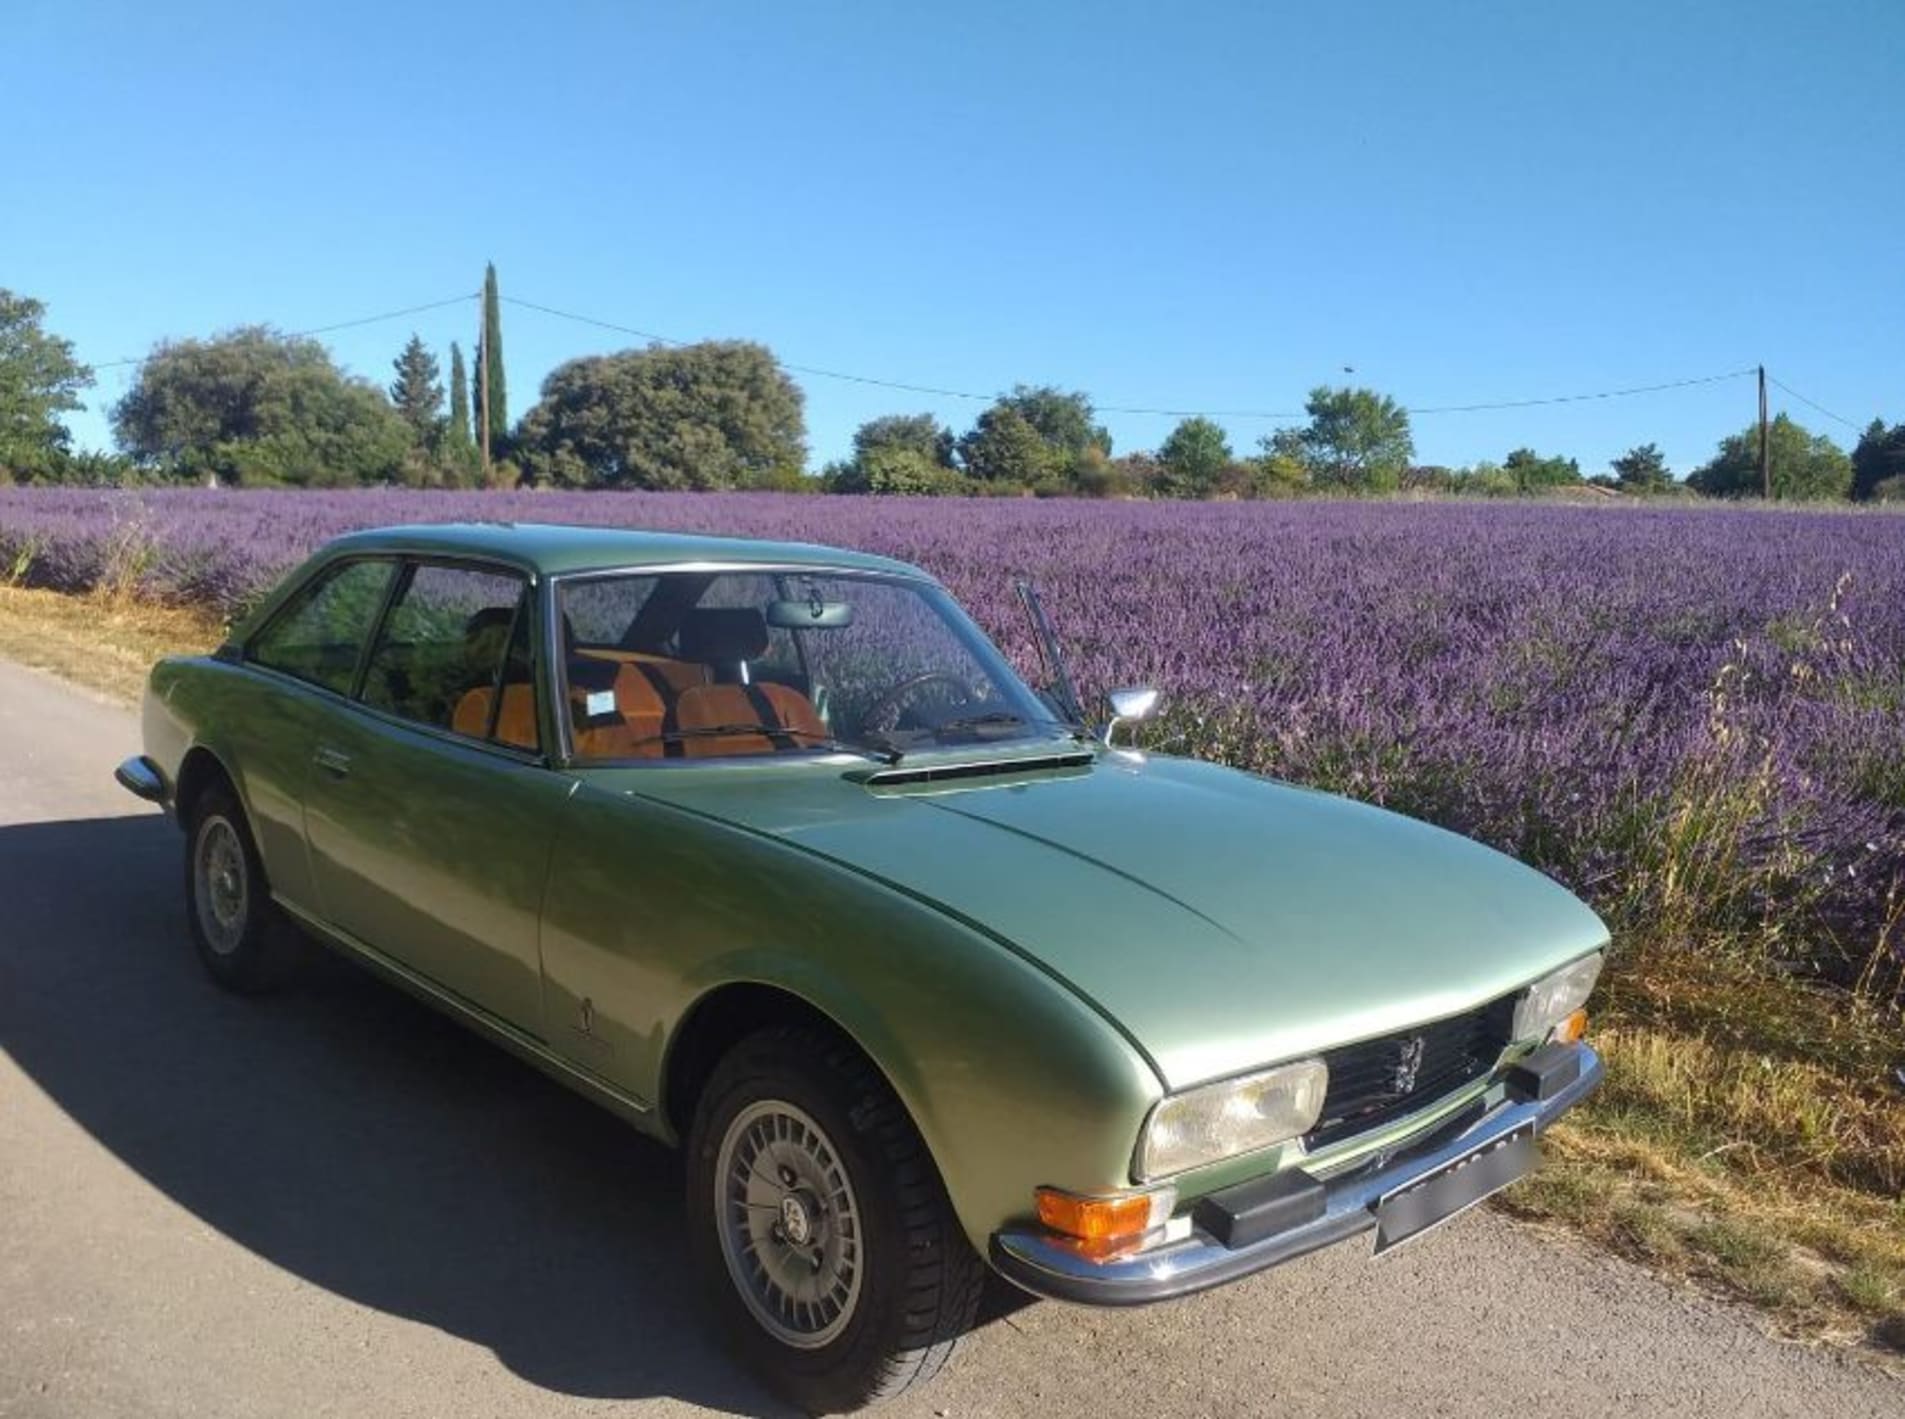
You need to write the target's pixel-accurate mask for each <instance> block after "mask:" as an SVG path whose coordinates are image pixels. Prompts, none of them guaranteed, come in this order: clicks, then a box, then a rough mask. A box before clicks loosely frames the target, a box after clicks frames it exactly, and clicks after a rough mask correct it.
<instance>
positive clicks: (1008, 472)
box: [959, 400, 1064, 488]
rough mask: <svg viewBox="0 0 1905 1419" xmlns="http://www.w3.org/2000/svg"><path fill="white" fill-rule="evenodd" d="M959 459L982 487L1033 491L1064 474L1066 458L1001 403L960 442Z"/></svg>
mask: <svg viewBox="0 0 1905 1419" xmlns="http://www.w3.org/2000/svg"><path fill="white" fill-rule="evenodd" d="M959 459H960V462H961V463H963V464H964V465H965V469H966V472H967V473H968V474H969V475H970V476H972V477H974V478H976V479H978V480H979V481H980V482H982V483H995V484H1017V485H1018V486H1020V487H1026V488H1030V487H1034V486H1036V485H1038V484H1040V483H1044V482H1046V481H1048V480H1050V479H1052V478H1054V477H1056V476H1057V475H1058V474H1060V473H1061V472H1062V471H1063V467H1064V455H1063V454H1062V453H1060V452H1059V451H1058V450H1057V449H1055V448H1053V447H1052V445H1051V444H1050V443H1048V442H1046V440H1045V439H1043V438H1041V437H1040V436H1039V431H1038V430H1037V429H1036V428H1034V427H1033V426H1032V424H1031V423H1030V421H1028V420H1027V419H1026V417H1025V416H1024V415H1023V414H1021V413H1020V412H1019V411H1018V410H1017V409H1016V408H1014V407H1013V406H1012V405H1010V404H1008V403H1006V402H1005V401H1003V400H1001V401H1000V402H999V403H997V404H994V405H992V406H991V407H990V408H989V409H987V410H986V411H985V412H984V413H983V414H981V415H980V416H979V419H978V422H977V423H975V424H974V425H973V426H972V428H971V429H970V430H969V431H968V432H967V433H966V435H965V437H963V438H961V439H960V440H959Z"/></svg>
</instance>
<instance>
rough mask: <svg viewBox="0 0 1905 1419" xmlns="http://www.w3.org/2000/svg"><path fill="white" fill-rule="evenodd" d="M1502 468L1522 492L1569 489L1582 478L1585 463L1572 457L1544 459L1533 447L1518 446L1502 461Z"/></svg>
mask: <svg viewBox="0 0 1905 1419" xmlns="http://www.w3.org/2000/svg"><path fill="white" fill-rule="evenodd" d="M1502 471H1503V472H1504V473H1506V474H1507V475H1508V476H1509V477H1511V478H1513V479H1514V480H1515V490H1516V491H1517V492H1520V493H1539V492H1541V491H1543V490H1544V489H1547V488H1567V487H1572V486H1573V485H1574V484H1576V483H1579V482H1580V481H1581V465H1580V464H1578V463H1576V462H1575V461H1574V460H1573V459H1572V458H1543V457H1542V456H1541V455H1540V454H1538V453H1536V452H1535V451H1534V450H1533V449H1532V448H1518V449H1516V450H1515V451H1514V452H1513V453H1511V454H1509V455H1508V457H1506V458H1504V459H1503V460H1502Z"/></svg>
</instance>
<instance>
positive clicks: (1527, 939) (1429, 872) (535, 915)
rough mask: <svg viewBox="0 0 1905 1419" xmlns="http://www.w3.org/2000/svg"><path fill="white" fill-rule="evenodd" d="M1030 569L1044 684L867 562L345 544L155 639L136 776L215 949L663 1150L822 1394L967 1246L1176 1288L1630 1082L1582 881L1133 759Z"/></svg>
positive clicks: (729, 1279) (527, 542) (1278, 1246)
mask: <svg viewBox="0 0 1905 1419" xmlns="http://www.w3.org/2000/svg"><path fill="white" fill-rule="evenodd" d="M1022 590H1024V600H1025V603H1026V607H1027V611H1028V614H1029V615H1030V617H1031V628H1032V634H1033V637H1034V643H1035V644H1036V645H1038V646H1039V647H1040V649H1041V650H1042V653H1043V654H1044V655H1045V657H1046V663H1047V665H1048V666H1049V667H1050V673H1051V674H1052V677H1053V683H1052V685H1051V686H1049V687H1047V688H1044V689H1034V688H1032V687H1030V686H1028V685H1027V684H1026V683H1025V682H1024V681H1023V680H1021V679H1020V677H1019V676H1018V675H1017V674H1015V673H1014V672H1013V670H1012V668H1011V667H1010V666H1009V665H1008V664H1007V662H1006V660H1005V658H1004V657H1003V656H1002V655H1001V654H1000V652H999V651H998V650H997V649H996V648H995V647H994V646H993V645H992V644H991V643H990V642H988V641H987V639H986V637H985V636H984V635H983V634H982V633H981V632H980V631H979V629H978V628H977V627H976V626H975V625H974V624H973V622H972V621H971V620H970V619H969V618H968V617H967V616H966V615H965V614H964V613H963V612H962V611H961V610H960V609H959V607H958V606H957V605H956V604H955V603H954V602H953V600H952V598H951V597H950V596H948V594H947V593H946V591H945V590H944V589H943V588H942V587H941V586H940V585H939V584H938V583H937V582H935V581H934V580H933V578H932V577H930V576H928V575H927V574H925V573H924V572H922V571H920V570H918V569H917V568H915V567H911V566H907V565H905V564H903V563H900V562H895V561H890V560H887V559H884V558H880V557H873V556H866V555H861V554H858V553H854V552H846V551H837V550H833V549H830V548H824V547H814V546H801V545H783V544H775V543H765V542H751V541H734V540H727V539H720V538H703V537H680V536H662V535H656V534H648V533H639V532H624V531H608V530H600V529H585V528H565V527H530V526H441V527H405V528H396V529H390V530H383V531H374V532H363V533H358V534H354V535H352V536H348V537H344V538H342V539H340V540H338V541H336V542H333V543H331V544H330V545H329V546H327V547H325V548H324V549H323V550H322V551H320V552H319V553H318V554H317V555H316V556H314V557H313V558H312V559H311V560H310V561H309V562H307V563H306V564H305V565H304V566H303V567H302V568H300V569H299V570H298V571H297V572H295V573H294V574H293V575H292V576H290V577H289V578H288V579H287V580H286V582H285V583H284V584H283V585H282V586H281V587H280V588H279V589H278V590H277V591H276V592H274V593H273V594H272V595H271V596H270V597H269V599H268V600H267V601H266V602H265V603H264V604H263V605H262V606H261V607H260V608H259V609H258V610H257V612H256V613H255V614H253V615H252V616H251V617H250V618H249V619H248V620H246V621H245V623H244V624H242V625H241V626H239V627H238V628H237V629H236V630H235V631H234V633H233V634H232V636H231V639H230V640H229V641H228V642H227V643H226V644H225V645H223V646H222V647H220V648H219V649H218V651H217V652H216V653H214V654H212V655H210V656H206V657H203V658H195V659H177V660H166V661H163V662H161V663H160V664H159V665H158V666H157V667H155V668H154V670H153V672H152V676H151V682H150V686H149V688H148V691H147V694H146V700H145V710H144V737H145V753H144V754H143V755H142V756H140V757H138V758H135V759H132V760H128V761H127V762H126V763H125V764H123V765H121V766H120V768H119V770H118V778H119V780H120V782H121V783H122V784H124V785H125V786H126V787H127V788H128V789H130V790H131V791H132V792H134V793H136V794H138V795H139V796H141V797H143V798H147V799H151V800H153V801H155V802H158V803H160V804H163V805H165V806H166V807H167V808H168V809H170V810H171V811H172V812H174V813H175V814H176V816H177V819H178V822H179V823H180V825H181V827H182V828H183V829H184V832H185V840H186V851H185V894H186V899H187V913H186V915H187V920H188V923H189V926H190V931H191V935H192V938H193V940H194V942H195V943H196V946H197V950H198V954H199V956H200V957H201V959H202V960H203V962H204V965H205V967H206V969H207V970H208V971H210V973H211V974H212V975H213V976H214V977H215V978H216V979H217V980H218V981H219V982H220V983H221V984H224V985H227V986H230V987H232V988H234V989H237V990H244V991H249V990H256V989H261V988H264V987H267V986H269V985H271V984H272V983H274V982H275V981H277V980H279V979H281V978H282V976H283V973H284V971H285V969H286V965H287V962H288V961H289V960H290V958H291V956H292V954H293V953H294V952H295V950H296V949H297V943H298V942H299V941H301V940H302V939H304V938H305V937H315V938H317V939H318V940H320V941H322V942H324V943H327V944H328V945H330V946H332V947H334V948H335V949H337V950H338V951H341V952H343V953H344V954H346V955H347V956H349V957H351V958H353V959H355V960H357V961H360V962H362V963H363V964H365V965H367V966H369V967H371V968H373V969H374V970H376V971H378V972H380V973H382V974H383V975H385V976H387V977H388V978H389V979H391V980H392V981H394V982H396V983H397V984H398V985H400V986H402V987H404V988H405V989H407V990H410V991H412V992H414V993H416V994H417V995H419V996H421V997H422V998H423V999H424V1000H426V1001H428V1002H429V1003H430V1004H432V1005H434V1006H436V1007H438V1008H439V1009H441V1010H444V1011H446V1012H447V1013H449V1014H451V1015H453V1016H455V1017H456V1018H458V1019H460V1020H462V1021H465V1022H467V1023H468V1024H470V1025H472V1026H474V1027H476V1028H477V1029H479V1030H481V1031H482V1032H484V1033H485V1034H487V1035H489V1036H490V1037H491V1038H493V1039H494V1040H496V1041H497V1042H499V1043H501V1044H502V1045H504V1046H506V1047H507V1048H509V1049H511V1050H514V1051H515V1052H516V1053H518V1054H520V1055H521V1056H523V1057H524V1058H525V1059H527V1060H529V1061H530V1062H532V1063H534V1064H535V1065H537V1066H538V1067H539V1068H541V1069H543V1070H546V1071H547V1072H548V1073H550V1074H551V1075H553V1076H555V1077H556V1078H557V1079H559V1080H561V1081H562V1082H563V1083H565V1084H568V1085H570V1086H571V1087H573V1088H575V1089H577V1090H579V1091H581V1092H582V1093H584V1094H587V1095H589V1096H590V1097H592V1098H594V1099H597V1100H599V1101H600V1102H601V1103H603V1104H604V1105H606V1106H607V1107H609V1108H611V1109H613V1110H614V1111H616V1112H617V1113H619V1114H621V1115H622V1116H623V1117H625V1118H626V1119H627V1120H628V1121H629V1122H631V1123H633V1124H634V1125H635V1126H636V1127H637V1128H639V1129H641V1130H643V1131H644V1132H646V1133H650V1134H652V1135H654V1136H655V1137H656V1138H659V1139H661V1140H663V1141H665V1142H667V1143H670V1144H678V1145H681V1146H682V1147H683V1149H684V1152H685V1155H686V1172H687V1199H688V1201H687V1206H688V1219H687V1220H688V1226H689V1230H690V1236H691V1239H692V1249H693V1254H694V1256H695V1258H696V1262H697V1265H698V1269H699V1271H700V1279H701V1280H702V1282H703V1283H705V1287H706V1289H707V1292H708V1294H709V1296H710V1298H711V1301H712V1305H713V1307H714V1309H715V1311H716V1313H717V1315H718V1317H719V1318H720V1320H721V1322H722V1324H723V1327H724V1329H725V1330H726V1331H727V1332H728V1333H729V1334H730V1335H731V1337H732V1338H733V1339H734V1340H735V1341H736V1343H737V1344H738V1345H739V1347H740V1349H741V1350H742V1351H743V1352H744V1354H745V1357H746V1358H747V1359H749V1360H750V1361H751V1362H752V1363H753V1364H754V1365H755V1366H756V1367H757V1368H758V1369H759V1370H760V1371H762V1373H763V1374H764V1375H765V1376H766V1377H767V1378H768V1380H769V1382H770V1383H772V1384H773V1385H774V1386H775V1387H776V1388H777V1389H778V1390H779V1391H780V1392H781V1393H782V1394H784V1395H786V1396H788V1397H790V1398H791V1399H793V1400H794V1401H795V1402H797V1403H800V1404H802V1405H805V1406H807V1407H808V1408H811V1409H815V1410H822V1411H832V1410H844V1409H851V1408H854V1407H857V1406H859V1405H862V1404H865V1403H867V1402H869V1401H871V1400H874V1399H877V1398H879V1397H881V1396H885V1395H890V1394H892V1393H895V1392H897V1391H899V1390H901V1389H903V1388H905V1387H906V1386H908V1385H910V1384H912V1383H914V1382H916V1381H920V1380H924V1379H926V1378H928V1377H929V1376H931V1375H932V1374H933V1373H934V1372H935V1371H937V1370H938V1369H939V1368H940V1366H941V1365H942V1364H943V1363H944V1362H945V1360H946V1358H947V1356H948V1355H949V1354H950V1353H951V1351H952V1349H953V1347H954V1345H955V1343H956V1342H957V1341H958V1339H959V1338H960V1336H961V1335H962V1334H963V1333H964V1332H965V1331H966V1330H967V1329H968V1328H969V1327H970V1326H971V1325H972V1324H973V1322H974V1316H975V1312H976V1309H977V1307H978V1304H979V1300H980V1293H981V1290H982V1288H983V1285H984V1283H985V1281H986V1278H987V1276H988V1272H989V1271H990V1272H996V1273H998V1274H999V1275H1002V1276H1004V1277H1005V1278H1006V1279H1007V1280H1009V1281H1011V1282H1013V1283H1015V1284H1016V1285H1017V1286H1019V1287H1022V1288H1023V1289H1025V1290H1027V1291H1030V1292H1032V1293H1034V1294H1036V1295H1039V1296H1048V1297H1056V1298H1058V1299H1061V1300H1067V1301H1075V1302H1082V1303H1085V1304H1088V1305H1130V1304H1136V1303H1142V1302H1148V1301H1158V1300H1163V1299H1166V1298H1169V1297H1175V1296H1181V1295H1184V1294H1186V1293H1189V1292H1193V1291H1198V1290H1201V1289H1203V1288H1206V1287H1210V1286H1215V1285H1220V1284H1222V1283H1224V1282H1228V1281H1233V1280H1236V1279H1237V1278H1239V1277H1242V1276H1246V1275H1249V1274H1250V1273H1252V1272H1255V1271H1260V1270H1262V1269H1263V1268H1265V1267H1269V1266H1274V1265H1276V1264H1278V1263H1279V1262H1283V1261H1287V1260H1289V1259H1291V1258H1292V1257H1296V1256H1299V1255H1302V1254H1303V1253H1306V1252H1309V1251H1312V1250H1314V1249H1316V1248H1318V1247H1322V1246H1326V1245H1328V1244H1330V1243H1333V1242H1338V1241H1342V1240H1344V1239H1346V1238H1349V1237H1352V1236H1356V1235H1359V1234H1362V1233H1366V1232H1372V1231H1373V1233H1374V1249H1375V1250H1377V1251H1382V1250H1385V1249H1387V1248H1389V1247H1392V1246H1395V1245H1398V1244H1400V1243H1402V1242H1404V1241H1407V1240H1408V1239H1409V1238H1411V1237H1413V1236H1416V1235H1418V1234H1420V1233H1421V1232H1423V1231H1424V1230H1425V1229H1427V1228H1429V1227H1431V1226H1433V1225H1435V1224H1436V1223H1438V1222H1440V1221H1442V1220H1444V1219H1446V1218H1448V1217H1450V1216H1453V1215H1454V1214H1455V1213H1457V1212H1459V1211H1461V1210H1462V1209H1463V1208H1465V1207H1467V1206H1469V1205H1470V1204H1472V1203H1474V1202H1476V1201H1478V1200H1479V1199H1481V1198H1482V1197H1484V1196H1486V1195H1487V1194H1488V1193H1490V1192H1492V1191H1494V1190H1496V1189H1497V1188H1499V1187H1501V1186H1503V1185H1504V1184H1506V1183H1508V1182H1509V1181H1511V1180H1513V1179H1514V1178H1515V1177H1517V1176H1519V1175H1520V1174H1521V1173H1523V1172H1524V1171H1526V1170H1527V1169H1528V1168H1530V1167H1531V1166H1533V1164H1534V1162H1535V1144H1534V1138H1535V1135H1536V1134H1537V1133H1538V1132H1540V1131H1541V1130H1542V1129H1543V1128H1545V1127H1546V1126H1547V1125H1548V1124H1549V1123H1550V1122H1552V1121H1553V1120H1554V1119H1555V1118H1556V1117H1557V1116H1558V1115H1559V1114H1561V1113H1562V1112H1563V1111H1564V1110H1565V1109H1567V1108H1568V1107H1569V1106H1571V1105H1572V1104H1574V1103H1575V1102H1577V1101H1578V1100H1580V1099H1581V1098H1582V1097H1583V1096H1584V1095H1585V1094H1587V1092H1588V1091H1589V1090H1591V1089H1593V1088H1594V1086H1595V1085H1596V1084H1597V1083H1598V1082H1599V1080H1600V1077H1601V1064H1600V1061H1599V1059H1598V1058H1597V1057H1596V1055H1595V1054H1594V1052H1593V1051H1592V1050H1591V1049H1589V1047H1588V1046H1587V1045H1586V1044H1584V1043H1582V1041H1581V1034H1582V1030H1583V1027H1584V1024H1585V1019H1586V1017H1585V1014H1584V1013H1583V1006H1584V1004H1585V1002H1586V1000H1587V997H1588V993H1589V991H1590V990H1591V989H1592V987H1593V985H1594V981H1595V977H1596V975H1597V974H1598V972H1599V970H1600V966H1601V959H1602V953H1603V951H1604V948H1605V947H1606V945H1607V932H1606V928H1605V927H1604V926H1603V925H1602V923H1601V922H1600V920H1599V919H1598V918H1597V917H1596V916H1595V915H1594V914H1593V912H1591V911H1589V910H1588V908H1586V907H1585V906H1583V905H1582V904H1581V903H1580V902H1579V901H1577V900H1576V899H1575V898H1574V897H1572V896H1571V895H1569V894H1568V893H1567V892H1566V891H1564V890H1563V889H1561V888H1560V887H1558V886H1556V885H1555V884H1554V883H1553V882H1551V881H1549V880H1548V879H1547V878H1545V877H1543V876H1541V875H1540V874H1538V873H1536V872H1533V871H1531V870H1529V869H1528V868H1526V867H1523V866H1521V865H1520V864H1518V863H1516V862H1514V861H1512V860H1510V859H1508V858H1506V857H1502V856H1500V855H1498V854H1497V853H1495V852H1493V851H1490V850H1489V849H1487V848H1484V847H1481V846H1478V845H1477V844H1475V843H1473V842H1470V841H1468V840H1467V839H1465V838H1461V837H1458V836H1456V835H1454V834H1451V833H1447V832H1443V831H1441V830H1439V829H1436V828H1432V827H1429V826H1427V825H1425V824H1422V823H1418V822H1415V821H1413V820H1410V819H1407V818H1403V817H1399V816H1397V815H1395V814H1392V813H1387V812H1383V811H1380V810H1378V809H1374V808H1370V807H1366V806H1363V805H1360V804H1356V803H1352V802H1349V801H1346V800H1344V799H1341V798H1335V797H1331V796H1328V795H1325V794H1321V793H1315V792H1311V791H1308V790H1305V789H1301V788H1296V787H1293V786H1290V785H1288V784H1282V783H1276V782H1273V781H1269V780H1266V779H1263V778H1258V777H1254V776H1252V775H1249V774H1244V773H1238V772H1234V771H1231V770H1227V769H1222V768H1218V767H1215V766H1213V765H1209V764H1203V763H1198V762H1194V761H1190V760H1185V759H1177V758H1168V757H1164V756H1160V755H1156V754H1147V753H1141V752H1137V751H1135V750H1130V749H1125V748H1120V747H1117V746H1116V744H1115V743H1114V735H1113V732H1112V729H1113V726H1102V727H1100V728H1099V729H1098V730H1097V731H1096V732H1094V731H1093V730H1092V729H1090V728H1088V727H1087V725H1086V721H1085V716H1084V714H1083V713H1082V712H1081V710H1080V708H1079V705H1078V702H1077V697H1076V695H1075V694H1073V693H1072V691H1071V689H1070V684H1069V678H1068V677H1067V676H1066V675H1065V673H1064V668H1063V661H1062V658H1061V657H1060V656H1059V653H1058V650H1057V647H1056V645H1055V644H1053V642H1052V639H1051V635H1050V631H1049V628H1048V627H1047V626H1046V625H1045V621H1044V617H1043V616H1042V615H1040V614H1039V613H1038V610H1037V601H1036V597H1035V596H1033V595H1031V594H1030V592H1029V589H1022ZM1154 699H1155V697H1154V696H1152V695H1149V694H1148V693H1143V692H1137V691H1123V692H1119V693H1118V694H1116V695H1114V696H1113V697H1112V701H1113V707H1114V711H1115V715H1116V719H1130V718H1136V717H1142V715H1143V714H1145V713H1146V712H1148V710H1149V709H1150V707H1151V704H1152V702H1153V701H1154ZM1116 719H1114V726H1115V722H1116Z"/></svg>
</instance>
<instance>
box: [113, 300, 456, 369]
mask: <svg viewBox="0 0 1905 1419" xmlns="http://www.w3.org/2000/svg"><path fill="white" fill-rule="evenodd" d="M480 294H481V292H476V291H472V292H471V293H470V294H469V295H467V296H451V297H450V298H449V299H448V300H447V301H427V302H425V303H424V304H423V305H412V306H405V307H404V308H403V309H402V310H386V311H380V312H379V313H378V314H376V315H364V316H359V317H358V318H357V319H356V320H340V321H338V322H337V323H336V324H335V325H319V326H314V327H313V328H312V329H310V330H287V331H286V332H285V338H286V339H288V340H302V339H305V338H307V337H308V336H312V335H329V334H330V333H331V332H332V331H334V330H350V329H353V328H355V327H356V326H359V325H375V324H377V322H378V321H380V320H396V319H397V318H398V317H399V316H405V315H421V314H422V313H423V312H424V311H426V310H442V309H443V308H444V307H445V306H449V305H461V304H462V303H463V302H464V301H473V300H476V299H477V298H478V296H479V295H480ZM148 358H149V357H148V356H146V355H137V356H134V357H132V358H129V359H124V360H102V361H100V362H99V363H98V364H96V365H94V366H93V368H94V369H96V370H109V369H116V368H118V367H119V366H121V365H142V364H144V363H145V362H146V360H147V359H148Z"/></svg>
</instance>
